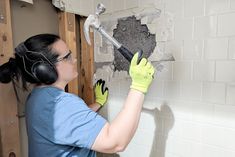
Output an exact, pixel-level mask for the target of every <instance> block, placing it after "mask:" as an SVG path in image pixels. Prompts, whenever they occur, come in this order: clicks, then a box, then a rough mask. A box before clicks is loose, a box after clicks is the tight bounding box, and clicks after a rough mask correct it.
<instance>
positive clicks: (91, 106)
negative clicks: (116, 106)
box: [88, 103, 101, 112]
mask: <svg viewBox="0 0 235 157" xmlns="http://www.w3.org/2000/svg"><path fill="white" fill-rule="evenodd" d="M88 107H89V108H90V109H92V110H93V111H94V112H97V111H98V110H99V109H100V108H101V105H100V104H99V103H93V104H90V105H88Z"/></svg>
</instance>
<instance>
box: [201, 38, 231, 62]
mask: <svg viewBox="0 0 235 157" xmlns="http://www.w3.org/2000/svg"><path fill="white" fill-rule="evenodd" d="M227 57H228V39H227V38H215V39H208V40H206V41H205V58H206V59H227Z"/></svg>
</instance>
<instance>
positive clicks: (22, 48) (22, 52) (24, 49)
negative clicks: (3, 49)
mask: <svg viewBox="0 0 235 157" xmlns="http://www.w3.org/2000/svg"><path fill="white" fill-rule="evenodd" d="M28 51H29V50H28V48H27V47H26V46H25V44H24V42H22V43H20V44H19V45H18V46H17V47H16V48H15V52H16V54H18V55H19V56H20V57H23V56H24V55H25V54H26V52H28Z"/></svg>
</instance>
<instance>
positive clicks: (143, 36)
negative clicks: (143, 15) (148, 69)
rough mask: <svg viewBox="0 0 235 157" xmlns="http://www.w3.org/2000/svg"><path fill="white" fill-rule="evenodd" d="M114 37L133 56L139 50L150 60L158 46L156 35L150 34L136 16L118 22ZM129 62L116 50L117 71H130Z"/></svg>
mask: <svg viewBox="0 0 235 157" xmlns="http://www.w3.org/2000/svg"><path fill="white" fill-rule="evenodd" d="M113 36H114V38H115V39H117V41H119V42H120V43H121V44H122V45H123V46H125V47H126V48H127V49H129V50H130V51H131V52H132V53H133V54H134V53H135V52H137V51H138V50H142V51H143V56H144V57H146V58H148V57H149V56H150V55H151V54H152V53H153V51H154V48H155V46H156V40H155V39H156V38H155V34H151V33H150V32H149V29H148V27H147V26H146V25H145V24H141V21H140V20H137V19H136V17H135V16H131V17H126V18H121V19H119V20H118V24H117V28H116V29H114V30H113ZM129 64H130V63H129V62H128V61H127V60H126V59H125V58H124V57H123V56H122V55H121V54H120V53H119V52H118V50H117V48H114V67H115V70H118V71H120V70H125V71H128V70H129Z"/></svg>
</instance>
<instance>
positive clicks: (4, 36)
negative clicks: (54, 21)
mask: <svg viewBox="0 0 235 157" xmlns="http://www.w3.org/2000/svg"><path fill="white" fill-rule="evenodd" d="M0 1H1V4H4V5H5V6H1V7H4V9H2V10H5V11H6V12H5V13H4V14H3V15H5V16H4V17H3V18H6V20H4V22H2V23H0V65H2V64H3V63H5V62H7V61H8V60H9V57H11V56H12V55H13V40H12V27H11V14H10V1H9V0H0ZM0 14H1V13H0ZM17 112H18V109H17V101H16V96H15V93H14V90H13V86H12V84H11V83H9V84H2V83H0V147H1V148H0V156H3V157H8V156H9V155H10V154H13V153H14V154H15V156H17V157H19V156H20V134H19V119H18V117H17Z"/></svg>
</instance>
